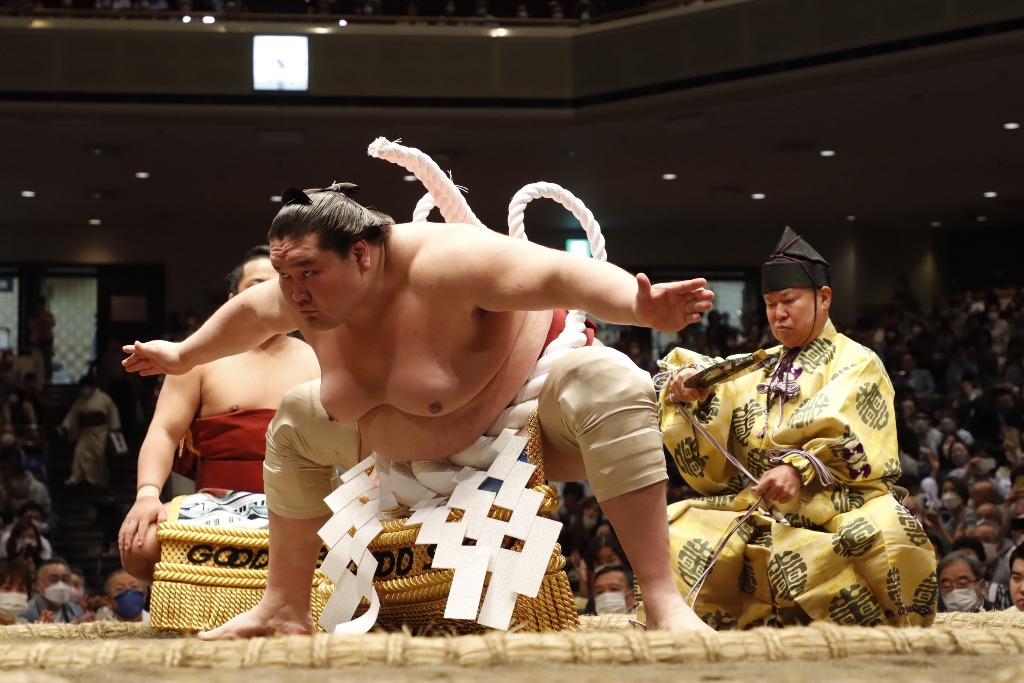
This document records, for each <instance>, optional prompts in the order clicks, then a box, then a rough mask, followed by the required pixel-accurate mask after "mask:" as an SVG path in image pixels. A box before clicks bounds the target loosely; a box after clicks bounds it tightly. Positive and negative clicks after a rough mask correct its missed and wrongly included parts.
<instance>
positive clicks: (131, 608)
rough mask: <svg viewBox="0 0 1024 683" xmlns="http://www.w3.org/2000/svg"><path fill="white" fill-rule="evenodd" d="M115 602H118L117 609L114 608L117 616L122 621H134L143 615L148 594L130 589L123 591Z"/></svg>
mask: <svg viewBox="0 0 1024 683" xmlns="http://www.w3.org/2000/svg"><path fill="white" fill-rule="evenodd" d="M114 600H115V601H116V602H117V607H115V608H114V611H115V612H117V616H119V617H121V618H122V619H134V618H135V617H137V616H139V615H140V614H142V605H143V604H144V603H145V602H146V594H145V593H143V592H142V591H137V590H135V589H134V588H129V589H128V590H126V591H122V592H121V594H120V595H118V596H117V597H116V598H114Z"/></svg>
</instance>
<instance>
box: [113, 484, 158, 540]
mask: <svg viewBox="0 0 1024 683" xmlns="http://www.w3.org/2000/svg"><path fill="white" fill-rule="evenodd" d="M166 519H167V509H166V508H165V507H164V504H163V503H161V502H160V499H159V498H157V497H156V496H143V497H142V498H139V499H138V500H136V501H135V504H134V505H132V509H131V510H129V511H128V514H127V515H126V516H125V518H124V522H122V523H121V530H120V531H119V532H118V534H117V547H118V548H119V549H120V550H121V552H125V551H127V550H131V548H132V546H135V548H140V547H141V546H142V542H143V541H144V540H145V538H146V531H148V530H149V527H150V526H153V525H156V524H159V523H160V522H163V521H166Z"/></svg>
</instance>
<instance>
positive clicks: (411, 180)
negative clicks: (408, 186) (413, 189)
mask: <svg viewBox="0 0 1024 683" xmlns="http://www.w3.org/2000/svg"><path fill="white" fill-rule="evenodd" d="M402 180H404V181H405V182H407V183H415V182H416V176H414V175H413V174H411V173H410V174H409V175H404V176H402Z"/></svg>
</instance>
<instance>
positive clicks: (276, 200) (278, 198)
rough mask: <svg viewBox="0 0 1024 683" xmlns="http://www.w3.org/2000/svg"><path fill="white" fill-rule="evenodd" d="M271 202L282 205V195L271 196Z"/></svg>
mask: <svg viewBox="0 0 1024 683" xmlns="http://www.w3.org/2000/svg"><path fill="white" fill-rule="evenodd" d="M270 201H271V202H273V203H274V204H280V203H281V195H279V194H275V195H271V197H270Z"/></svg>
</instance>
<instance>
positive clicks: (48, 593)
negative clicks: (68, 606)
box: [43, 581, 71, 605]
mask: <svg viewBox="0 0 1024 683" xmlns="http://www.w3.org/2000/svg"><path fill="white" fill-rule="evenodd" d="M43 597H44V598H46V601H47V602H49V603H50V604H51V605H63V604H64V603H66V602H67V601H68V600H70V599H71V586H69V585H68V584H66V583H64V582H63V581H58V582H57V583H54V584H50V585H49V586H47V587H46V590H44V591H43Z"/></svg>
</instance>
